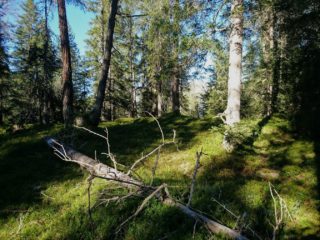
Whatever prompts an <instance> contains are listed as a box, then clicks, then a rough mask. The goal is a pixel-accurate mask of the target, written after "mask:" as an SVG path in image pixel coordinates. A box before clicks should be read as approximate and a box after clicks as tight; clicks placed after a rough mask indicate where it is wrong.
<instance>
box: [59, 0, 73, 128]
mask: <svg viewBox="0 0 320 240" xmlns="http://www.w3.org/2000/svg"><path fill="white" fill-rule="evenodd" d="M57 3H58V14H59V29H60V45H61V60H62V98H63V99H62V113H63V119H64V123H65V126H70V125H72V123H73V84H72V69H71V54H70V42H69V32H68V21H67V14H66V4H65V0H57Z"/></svg>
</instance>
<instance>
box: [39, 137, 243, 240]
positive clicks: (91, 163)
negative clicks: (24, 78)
mask: <svg viewBox="0 0 320 240" xmlns="http://www.w3.org/2000/svg"><path fill="white" fill-rule="evenodd" d="M45 141H46V143H47V144H48V145H49V146H50V147H51V148H52V149H53V150H54V153H55V154H56V155H57V156H58V157H60V158H61V159H62V160H64V161H67V162H74V163H77V164H79V165H80V166H81V167H83V168H84V169H86V170H87V171H88V172H89V173H90V175H91V176H92V177H98V178H103V179H106V180H110V181H114V182H117V183H119V184H121V185H122V186H123V187H127V188H128V187H129V188H132V187H137V188H138V189H139V190H138V191H145V192H147V193H150V191H151V194H149V195H148V196H147V197H146V198H145V200H144V201H143V203H142V204H141V205H140V207H139V208H138V210H137V211H136V212H135V214H134V215H133V217H135V216H136V215H137V214H138V213H139V212H140V211H141V210H142V209H143V208H144V206H145V205H146V203H147V202H148V201H149V200H150V199H151V198H152V197H157V199H158V200H160V201H161V202H162V203H163V204H165V205H167V206H171V207H176V208H178V209H180V210H181V211H182V212H183V213H184V214H186V215H187V216H189V217H191V218H193V219H195V220H197V221H200V222H202V223H203V224H204V225H205V226H206V227H207V228H208V229H209V230H210V231H211V232H212V233H215V234H224V235H226V236H228V237H230V238H233V239H239V240H244V239H247V238H246V237H244V236H242V235H241V233H239V232H237V231H236V230H233V229H231V228H229V227H226V226H224V225H222V224H220V223H218V222H216V221H213V220H211V219H209V218H208V217H206V216H204V215H203V214H201V213H198V212H197V211H195V210H193V209H191V208H189V207H187V206H185V205H184V204H182V203H180V202H178V201H176V200H175V199H173V198H172V197H171V196H170V193H169V191H168V188H167V187H166V184H162V185H161V186H159V187H151V186H147V185H146V184H144V183H143V182H141V181H138V180H136V179H134V178H133V177H131V176H130V175H129V174H125V173H123V172H121V171H119V170H116V169H114V168H112V167H109V166H107V165H106V164H103V163H100V162H99V161H98V160H96V159H92V158H90V157H88V156H86V155H84V154H82V153H80V152H78V151H76V150H74V149H72V148H71V147H69V146H66V145H64V144H63V143H60V142H59V141H58V140H56V139H54V138H52V137H46V138H45ZM162 145H165V144H164V143H162ZM156 149H158V148H156ZM152 152H156V151H152ZM160 191H161V194H160ZM130 219H131V218H130Z"/></svg>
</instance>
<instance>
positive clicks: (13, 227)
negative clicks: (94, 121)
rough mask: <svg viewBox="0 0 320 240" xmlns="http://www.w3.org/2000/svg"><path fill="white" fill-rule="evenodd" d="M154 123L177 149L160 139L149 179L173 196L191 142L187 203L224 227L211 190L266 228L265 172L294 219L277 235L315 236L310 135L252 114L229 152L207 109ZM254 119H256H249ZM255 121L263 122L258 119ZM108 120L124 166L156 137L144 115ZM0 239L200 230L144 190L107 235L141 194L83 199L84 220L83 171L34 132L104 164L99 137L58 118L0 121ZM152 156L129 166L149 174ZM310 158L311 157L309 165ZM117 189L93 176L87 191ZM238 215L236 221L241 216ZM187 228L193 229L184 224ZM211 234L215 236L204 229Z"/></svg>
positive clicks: (315, 158)
mask: <svg viewBox="0 0 320 240" xmlns="http://www.w3.org/2000/svg"><path fill="white" fill-rule="evenodd" d="M159 121H160V123H161V125H162V127H163V129H164V133H165V136H166V138H167V139H171V138H172V129H175V130H176V131H177V140H178V145H179V151H177V149H176V148H175V146H168V147H166V148H164V149H163V150H162V151H161V158H160V162H159V166H158V169H157V174H156V178H155V180H154V184H160V183H162V182H166V183H167V184H168V185H169V186H170V191H171V193H172V195H174V196H175V197H176V198H177V199H179V200H180V201H182V202H186V201H187V199H188V192H189V185H190V179H191V175H192V172H193V168H194V163H195V152H196V151H197V150H200V149H201V148H203V151H204V152H205V153H206V154H207V155H205V156H204V157H203V158H202V159H201V168H200V170H199V173H198V177H197V184H196V190H195V193H194V198H193V201H192V206H193V207H194V208H196V209H199V210H201V211H202V212H205V213H206V214H208V215H209V216H211V217H212V218H213V219H218V220H219V221H221V222H223V223H224V224H226V225H228V226H230V227H234V226H235V224H236V219H235V218H234V217H233V216H231V215H230V214H228V212H226V211H225V210H224V209H223V208H222V207H221V206H220V205H219V204H217V203H216V202H215V201H214V199H216V200H218V201H219V202H220V203H222V204H224V205H225V206H226V207H228V209H230V210H232V211H233V212H234V213H235V214H236V215H239V216H241V215H243V214H244V213H245V216H246V217H245V219H244V220H243V221H244V222H245V223H246V225H247V224H250V228H251V229H254V230H255V231H256V232H257V233H258V234H259V235H260V236H262V237H263V238H264V239H266V238H270V237H271V232H272V229H271V226H270V222H271V223H273V221H274V216H273V207H272V198H271V196H270V193H269V188H268V182H269V181H270V182H272V183H273V185H274V186H275V187H276V189H277V191H278V192H279V193H280V195H281V196H282V197H283V198H284V199H285V201H286V202H287V205H288V207H289V210H290V211H291V214H292V215H293V217H294V221H290V220H289V219H285V225H284V226H283V228H282V230H281V231H280V232H279V238H280V239H303V238H305V239H316V238H320V235H319V234H320V232H319V229H320V217H319V211H318V210H319V203H320V202H319V191H318V190H319V174H320V173H319V161H320V159H319V149H318V147H319V144H318V143H317V142H313V141H311V140H310V139H304V138H302V137H299V136H298V135H296V134H295V133H294V132H293V130H292V129H291V126H290V124H289V122H288V121H286V120H283V119H281V118H277V117H274V118H272V119H270V120H269V121H267V122H260V125H259V126H260V127H259V129H258V131H257V132H256V134H255V135H253V136H251V137H250V138H248V139H247V141H245V144H243V145H241V146H239V148H238V149H237V150H235V151H234V153H232V154H230V153H227V152H225V151H224V150H223V148H222V147H221V142H222V139H223V136H222V133H221V132H222V127H220V126H219V122H214V120H212V119H202V120H199V119H193V118H190V117H183V116H180V117H176V116H173V115H168V116H165V117H163V118H161V119H160V120H159ZM256 122H257V123H258V122H259V121H256ZM261 123H263V124H261ZM104 127H108V129H109V135H110V143H111V148H112V151H113V153H114V154H115V155H116V157H117V159H118V162H119V163H121V164H123V165H126V166H130V164H132V163H133V162H134V160H135V159H137V158H138V157H140V156H141V154H142V153H144V154H145V153H147V152H148V151H150V150H151V149H153V148H154V147H155V146H157V144H159V142H160V138H161V135H160V133H159V130H158V128H157V124H156V123H155V122H154V121H153V119H151V118H142V119H137V120H133V119H119V120H117V121H115V122H109V123H102V124H101V125H100V126H99V128H98V129H96V130H97V131H100V132H103V128H104ZM0 133H1V135H0V176H1V177H0V239H128V240H129V239H130V240H131V239H137V240H143V239H208V238H210V237H211V235H210V234H209V233H208V232H207V230H206V229H205V228H204V227H202V226H201V224H199V223H198V224H197V225H196V228H194V224H195V222H194V221H193V220H192V219H189V218H187V217H185V216H184V215H183V214H181V213H180V212H179V211H178V210H176V209H174V208H169V207H165V206H163V205H161V204H160V203H158V202H157V201H155V200H153V201H151V202H150V203H149V204H148V207H147V208H146V209H145V210H144V211H143V212H142V213H140V214H139V216H138V217H136V218H135V219H134V220H132V221H131V222H129V223H128V224H127V225H126V226H125V227H124V229H123V230H122V231H121V232H120V233H119V234H117V235H115V230H116V227H117V226H118V225H119V224H120V223H121V222H122V221H124V220H125V219H126V218H127V217H128V216H130V215H131V214H132V213H133V212H134V211H135V210H136V208H137V206H139V203H140V202H141V199H139V198H135V199H129V200H126V201H123V202H119V203H117V204H109V205H107V206H105V205H101V206H99V207H97V208H95V209H93V215H92V217H93V220H94V225H92V224H91V222H90V220H89V217H88V212H87V207H88V198H87V181H86V178H87V177H88V175H87V173H85V172H83V171H82V170H81V169H80V168H79V167H78V166H76V165H73V164H71V163H66V162H63V161H61V160H59V159H57V158H56V157H55V156H54V155H53V154H52V151H51V150H50V149H49V148H48V147H47V146H46V145H45V143H44V141H43V140H42V138H43V137H44V136H47V135H56V136H58V137H60V138H63V139H64V141H65V142H69V143H70V144H72V145H73V146H74V147H75V148H77V149H79V150H80V151H82V152H84V153H85V154H88V155H90V156H92V157H93V156H94V155H95V150H96V153H97V157H98V158H99V159H100V161H102V162H105V163H107V164H110V162H109V160H108V159H106V157H105V156H104V155H101V154H100V153H101V152H106V144H105V142H104V140H103V139H99V138H97V137H95V136H92V135H90V134H88V133H86V132H84V131H81V130H78V129H77V130H73V131H72V132H68V133H66V132H65V131H64V130H63V128H62V125H53V126H50V127H39V126H33V127H30V128H28V129H26V130H23V131H20V132H17V133H14V134H6V133H4V131H0ZM154 158H155V156H153V157H151V158H150V159H148V161H146V162H145V163H144V164H142V165H140V166H139V167H138V169H137V174H138V175H139V176H140V177H141V178H143V179H144V181H145V182H149V181H150V180H151V168H152V166H153V161H154ZM317 164H318V165H317ZM105 189H107V191H108V192H109V193H111V192H119V193H121V191H122V190H120V189H117V188H115V185H110V184H107V183H105V181H104V180H101V179H95V180H94V181H93V188H92V201H93V202H96V201H97V200H98V199H99V198H100V193H101V192H102V191H103V190H105ZM242 225H243V224H242ZM194 230H195V231H194ZM246 233H247V234H248V236H250V237H251V238H254V237H252V236H251V235H250V232H249V231H248V230H246ZM213 239H223V237H221V236H213Z"/></svg>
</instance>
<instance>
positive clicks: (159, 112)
mask: <svg viewBox="0 0 320 240" xmlns="http://www.w3.org/2000/svg"><path fill="white" fill-rule="evenodd" d="M157 85H158V89H157V116H158V117H161V116H162V82H161V80H160V79H158V84H157Z"/></svg>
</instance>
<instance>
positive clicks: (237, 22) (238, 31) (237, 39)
mask: <svg viewBox="0 0 320 240" xmlns="http://www.w3.org/2000/svg"><path fill="white" fill-rule="evenodd" d="M229 41H230V50H229V51H230V52H229V79H228V105H227V109H226V111H225V113H226V123H227V124H228V125H230V126H233V125H234V124H235V123H237V122H239V121H240V96H241V61H242V41H243V1H242V0H234V1H233V2H232V7H231V34H230V40H229Z"/></svg>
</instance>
